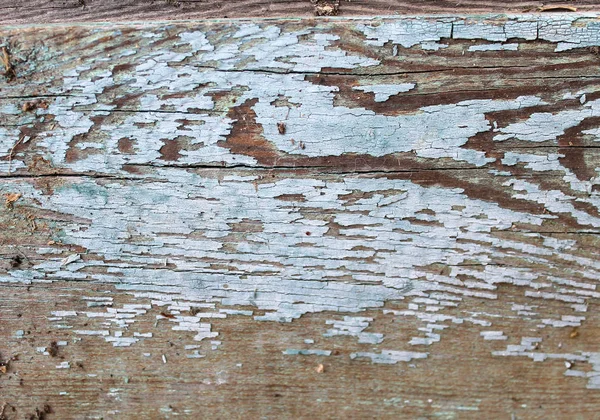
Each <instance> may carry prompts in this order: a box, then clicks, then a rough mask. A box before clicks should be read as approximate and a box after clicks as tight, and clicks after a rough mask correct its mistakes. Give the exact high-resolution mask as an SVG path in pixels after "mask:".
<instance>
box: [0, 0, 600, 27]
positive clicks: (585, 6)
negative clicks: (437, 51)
mask: <svg viewBox="0 0 600 420" xmlns="http://www.w3.org/2000/svg"><path fill="white" fill-rule="evenodd" d="M573 10H575V11H578V12H591V11H598V10H599V8H598V2H596V1H594V0H568V1H563V0H549V1H524V0H508V1H503V2H497V1H489V0H486V1H478V0H468V1H446V0H425V1H424V0H351V1H349V0H318V1H317V0H268V1H265V0H235V1H231V0H210V1H204V0H10V1H8V0H5V1H3V2H0V11H1V12H2V13H1V14H0V23H4V24H16V23H19V24H24V23H64V22H83V21H87V22H90V21H96V22H98V21H128V22H131V21H136V20H139V21H143V20H148V19H154V20H177V19H223V18H248V17H258V18H264V17H272V18H275V17H279V18H281V17H283V18H289V17H310V16H315V15H321V14H325V15H334V16H344V17H348V16H371V15H414V14H422V15H423V14H425V15H427V14H444V13H446V14H447V13H462V14H478V13H479V14H481V13H527V12H544V13H549V12H556V13H560V12H569V11H573Z"/></svg>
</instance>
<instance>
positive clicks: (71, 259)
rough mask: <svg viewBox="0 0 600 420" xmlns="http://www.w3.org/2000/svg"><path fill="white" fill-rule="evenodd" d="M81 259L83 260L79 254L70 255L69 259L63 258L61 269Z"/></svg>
mask: <svg viewBox="0 0 600 420" xmlns="http://www.w3.org/2000/svg"><path fill="white" fill-rule="evenodd" d="M79 259H81V255H79V254H73V255H69V256H68V257H66V258H63V260H62V261H61V262H60V265H61V267H64V266H65V265H68V264H71V263H73V262H75V261H77V260H79Z"/></svg>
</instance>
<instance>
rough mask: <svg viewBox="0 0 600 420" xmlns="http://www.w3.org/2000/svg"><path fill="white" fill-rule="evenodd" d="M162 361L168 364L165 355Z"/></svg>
mask: <svg viewBox="0 0 600 420" xmlns="http://www.w3.org/2000/svg"><path fill="white" fill-rule="evenodd" d="M162 361H163V363H164V364H166V363H167V356H165V355H164V354H163V355H162Z"/></svg>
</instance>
